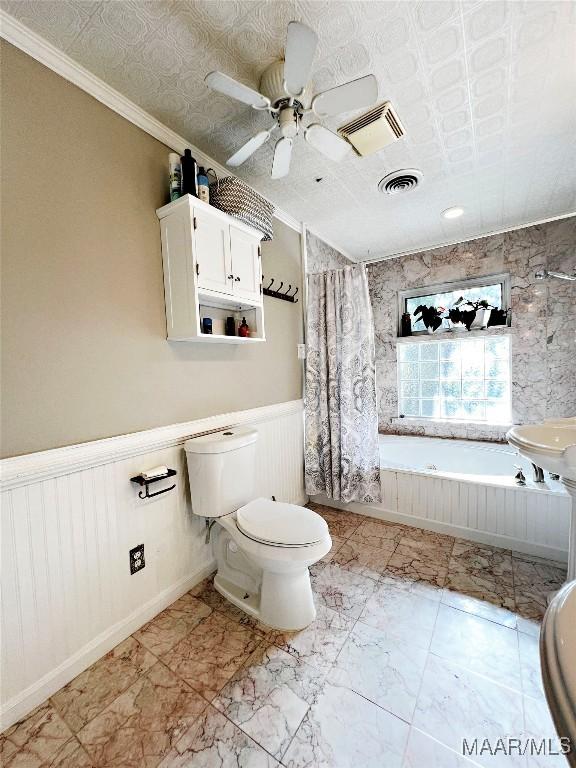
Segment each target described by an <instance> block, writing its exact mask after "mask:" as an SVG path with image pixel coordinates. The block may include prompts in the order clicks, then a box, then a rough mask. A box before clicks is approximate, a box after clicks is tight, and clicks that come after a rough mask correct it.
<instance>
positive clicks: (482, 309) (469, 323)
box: [448, 296, 501, 331]
mask: <svg viewBox="0 0 576 768" xmlns="http://www.w3.org/2000/svg"><path fill="white" fill-rule="evenodd" d="M497 309H498V308H497V307H495V306H493V305H492V304H489V303H488V302H487V301H486V299H480V301H473V300H471V299H465V298H464V297H463V296H460V298H459V299H457V300H456V301H455V302H454V306H453V307H452V308H451V309H450V310H449V311H448V319H449V320H450V322H451V323H452V326H453V327H454V326H456V327H458V326H461V327H462V326H463V327H464V328H466V330H467V331H469V330H470V329H471V328H472V327H473V326H475V327H476V328H487V327H488V325H489V324H490V316H491V314H492V312H493V311H494V310H497ZM498 311H501V310H498Z"/></svg>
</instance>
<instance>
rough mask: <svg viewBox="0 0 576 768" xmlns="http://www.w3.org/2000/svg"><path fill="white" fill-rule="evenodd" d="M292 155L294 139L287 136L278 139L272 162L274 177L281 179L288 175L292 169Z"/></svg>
mask: <svg viewBox="0 0 576 768" xmlns="http://www.w3.org/2000/svg"><path fill="white" fill-rule="evenodd" d="M291 155H292V139H287V138H286V137H285V136H284V137H282V138H281V139H278V141H277V142H276V149H275V150H274V160H273V162H272V178H273V179H281V178H282V176H287V175H288V171H289V170H290V157H291Z"/></svg>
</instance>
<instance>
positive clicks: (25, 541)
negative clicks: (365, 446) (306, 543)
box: [0, 400, 306, 731]
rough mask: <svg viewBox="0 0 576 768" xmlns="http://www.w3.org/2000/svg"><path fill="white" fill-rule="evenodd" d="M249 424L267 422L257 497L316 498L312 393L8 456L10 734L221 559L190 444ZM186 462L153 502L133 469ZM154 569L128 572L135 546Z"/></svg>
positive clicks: (5, 579) (5, 586)
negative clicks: (310, 438)
mask: <svg viewBox="0 0 576 768" xmlns="http://www.w3.org/2000/svg"><path fill="white" fill-rule="evenodd" d="M240 424H244V425H246V424H250V425H253V426H254V427H255V429H257V430H258V442H257V458H256V478H257V480H256V495H259V496H268V497H269V496H272V495H274V496H275V497H276V498H277V499H278V500H281V501H288V502H292V503H295V504H303V503H305V502H306V496H305V491H304V484H303V448H302V444H303V442H302V441H303V419H302V401H301V400H297V401H292V402H289V403H281V404H279V405H272V406H266V407H263V408H255V409H252V410H248V411H241V412H237V413H229V414H222V415H219V416H214V417H210V418H207V419H201V420H197V421H192V422H187V423H184V424H176V425H172V426H169V427H161V428H159V429H152V430H147V431H145V432H138V433H135V434H132V435H125V436H121V437H115V438H109V439H106V440H98V441H95V442H92V443H85V444H82V445H75V446H70V447H66V448H59V449H55V450H50V451H43V452H41V453H36V454H29V455H27V456H21V457H16V458H13V459H5V460H4V461H2V462H0V470H1V473H2V475H1V476H2V508H1V514H2V526H1V534H2V671H1V679H2V686H1V688H2V690H1V697H2V698H1V706H2V719H1V724H0V731H1V730H3V729H4V728H6V727H8V726H9V725H11V724H12V723H14V722H15V721H16V720H18V719H19V718H21V717H22V716H24V715H25V714H27V713H28V712H29V711H31V710H32V709H33V708H34V707H35V706H36V705H38V704H40V703H41V702H42V701H44V699H46V697H47V696H49V695H51V694H52V693H54V692H55V691H57V690H58V689H59V688H60V687H61V686H63V685H65V684H66V683H67V682H69V681H70V680H71V679H72V678H73V677H75V676H76V675H77V674H79V673H80V672H81V671H82V670H84V669H85V668H86V667H88V666H89V665H90V664H92V663H93V662H94V661H95V660H96V659H98V658H100V656H102V655H103V654H105V653H107V652H108V651H109V650H110V649H111V648H113V647H114V646H115V645H116V644H117V643H119V642H120V641H121V640H123V639H124V638H126V637H127V636H128V635H130V634H131V633H132V632H134V631H135V630H136V629H137V628H138V627H140V626H142V625H143V624H144V623H145V622H146V621H148V620H149V619H150V618H152V617H153V616H155V615H156V614H157V613H159V612H160V611H161V610H163V609H164V608H165V607H166V606H167V605H169V604H170V603H172V602H173V601H174V600H176V599H177V598H178V597H180V596H181V595H182V594H184V593H185V592H186V591H187V590H189V589H190V588H191V587H192V586H194V585H195V584H196V583H197V582H199V581H200V580H201V579H202V578H204V577H205V576H206V575H207V574H208V573H209V572H210V571H211V570H212V569H213V567H214V561H213V558H212V554H211V551H210V547H209V546H208V545H207V544H206V543H205V540H204V536H205V529H204V521H203V520H202V519H200V518H195V517H194V516H193V515H192V512H191V509H190V501H189V495H190V494H189V489H188V476H187V469H186V458H185V454H184V450H183V443H184V441H185V440H186V439H187V438H188V437H190V436H193V435H195V434H198V433H201V432H205V431H210V430H214V429H222V428H225V427H229V426H238V425H240ZM157 465H167V466H169V467H173V468H174V469H176V470H177V471H178V474H177V476H176V477H175V478H170V480H169V481H163V482H162V481H161V482H158V483H155V484H154V485H153V486H151V492H153V491H156V490H159V489H160V488H162V487H165V486H168V485H169V484H170V481H172V482H173V481H174V480H175V481H176V488H175V490H173V491H170V492H169V493H166V494H164V495H162V496H158V497H157V498H154V499H148V500H144V501H143V500H141V499H139V498H138V491H139V490H140V488H139V486H137V485H135V484H134V483H131V482H130V478H131V477H133V476H134V475H137V474H139V473H140V472H141V471H143V470H146V469H150V468H152V467H154V466H157ZM138 544H144V548H145V560H146V566H145V568H144V569H143V570H141V571H139V572H138V573H136V574H134V575H133V576H131V575H130V569H129V556H128V553H129V550H130V549H131V548H132V547H134V546H136V545H138Z"/></svg>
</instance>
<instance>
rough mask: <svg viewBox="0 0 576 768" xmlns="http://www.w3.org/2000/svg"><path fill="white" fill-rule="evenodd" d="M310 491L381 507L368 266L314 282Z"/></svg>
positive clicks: (307, 407)
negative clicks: (372, 503) (379, 503)
mask: <svg viewBox="0 0 576 768" xmlns="http://www.w3.org/2000/svg"><path fill="white" fill-rule="evenodd" d="M306 346H307V353H306V393H305V402H306V405H305V415H306V427H305V434H306V446H305V462H306V469H305V475H306V491H307V493H308V494H310V495H315V494H317V493H324V494H326V495H327V496H329V497H330V498H332V499H335V500H339V501H345V502H347V501H360V502H366V503H370V502H374V501H379V500H380V457H379V450H378V413H377V406H376V366H375V353H374V324H373V321H372V307H371V305H370V296H369V293H368V280H367V277H366V270H365V267H364V265H363V264H359V265H356V266H352V267H344V268H343V269H337V270H331V271H328V272H322V273H320V274H315V275H309V276H308V311H307V338H306Z"/></svg>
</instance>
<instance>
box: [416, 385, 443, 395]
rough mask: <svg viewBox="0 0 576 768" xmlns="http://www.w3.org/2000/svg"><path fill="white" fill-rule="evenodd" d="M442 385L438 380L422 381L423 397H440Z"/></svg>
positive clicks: (421, 393) (421, 391)
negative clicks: (440, 385)
mask: <svg viewBox="0 0 576 768" xmlns="http://www.w3.org/2000/svg"><path fill="white" fill-rule="evenodd" d="M439 393H440V387H439V384H438V382H437V381H422V382H421V383H420V395H421V397H438V395H439Z"/></svg>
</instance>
